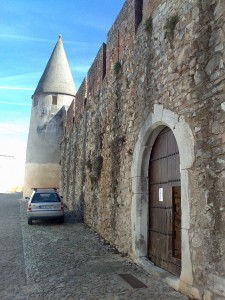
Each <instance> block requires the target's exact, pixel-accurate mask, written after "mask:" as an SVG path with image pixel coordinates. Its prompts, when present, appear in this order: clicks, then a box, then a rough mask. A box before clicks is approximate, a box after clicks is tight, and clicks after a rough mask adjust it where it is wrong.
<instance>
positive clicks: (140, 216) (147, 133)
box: [131, 104, 194, 289]
mask: <svg viewBox="0 0 225 300" xmlns="http://www.w3.org/2000/svg"><path fill="white" fill-rule="evenodd" d="M166 126H168V127H169V128H170V129H171V130H172V132H173V134H174V136H175V138H176V141H177V144H178V148H179V153H180V168H181V198H182V200H181V207H182V229H181V230H182V269H181V276H180V278H177V279H174V280H172V281H171V280H170V279H169V277H170V276H169V274H168V278H167V282H168V283H169V284H170V285H171V286H173V287H174V288H175V289H180V286H181V283H183V284H187V285H188V286H191V285H192V282H193V276H192V264H191V256H190V247H189V229H190V195H189V172H190V168H191V167H192V165H193V162H194V138H193V135H192V132H191V129H190V127H189V125H188V124H187V123H186V122H185V120H184V118H183V117H179V116H178V115H177V114H176V113H174V112H172V111H170V110H168V109H165V108H163V106H162V105H159V104H155V105H154V112H153V113H151V114H149V116H148V118H147V119H146V121H145V122H144V124H143V126H142V128H141V130H140V132H139V134H138V139H137V142H136V145H135V149H134V156H133V163H132V169H131V176H132V212H131V225H132V256H133V258H134V259H135V260H136V262H137V263H138V264H140V265H142V266H143V267H144V268H145V269H147V270H148V269H149V270H152V268H155V269H156V270H157V269H158V268H157V267H153V265H152V263H151V262H150V261H149V260H148V259H147V247H148V202H149V201H148V197H149V195H148V167H149V159H150V154H151V150H152V147H153V144H154V142H155V140H156V137H157V136H158V134H159V132H160V131H161V130H162V129H163V128H164V127H166ZM159 270H161V269H159Z"/></svg>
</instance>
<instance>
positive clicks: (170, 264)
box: [148, 127, 181, 276]
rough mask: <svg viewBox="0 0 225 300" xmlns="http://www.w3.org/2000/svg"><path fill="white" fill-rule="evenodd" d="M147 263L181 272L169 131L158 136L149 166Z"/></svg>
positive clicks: (176, 169)
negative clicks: (148, 261)
mask: <svg viewBox="0 0 225 300" xmlns="http://www.w3.org/2000/svg"><path fill="white" fill-rule="evenodd" d="M148 256H149V259H150V260H151V261H152V262H153V263H154V264H155V265H157V266H158V267H160V268H163V269H165V270H167V271H169V272H171V273H172V274H174V275H177V276H179V275H180V272H181V187H180V157H179V150H178V146H177V143H176V140H175V137H174V135H173V133H172V131H171V130H170V129H169V128H168V127H166V128H165V129H163V130H162V131H161V132H160V134H159V135H158V137H157V139H156V141H155V143H154V146H153V149H152V153H151V157H150V162H149V246H148Z"/></svg>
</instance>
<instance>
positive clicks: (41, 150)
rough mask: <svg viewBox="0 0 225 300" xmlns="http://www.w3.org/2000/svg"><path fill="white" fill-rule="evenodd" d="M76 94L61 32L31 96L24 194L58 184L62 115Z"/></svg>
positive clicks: (27, 194) (28, 194)
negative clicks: (36, 188) (34, 189)
mask: <svg viewBox="0 0 225 300" xmlns="http://www.w3.org/2000/svg"><path fill="white" fill-rule="evenodd" d="M75 94H76V88H75V85H74V81H73V77H72V74H71V71H70V67H69V64H68V61H67V58H66V54H65V51H64V48H63V43H62V37H61V36H59V39H58V41H57V43H56V46H55V48H54V50H53V52H52V55H51V57H50V59H49V61H48V64H47V66H46V68H45V70H44V73H43V75H42V77H41V79H40V81H39V83H38V86H37V88H36V90H35V92H34V94H33V96H32V111H31V118H30V129H29V135H28V142H27V154H26V165H25V178H24V197H26V196H30V195H31V192H32V190H31V188H33V187H59V182H60V142H61V139H62V135H63V115H64V110H65V109H67V108H68V106H69V105H70V104H71V102H72V100H73V99H74V97H75Z"/></svg>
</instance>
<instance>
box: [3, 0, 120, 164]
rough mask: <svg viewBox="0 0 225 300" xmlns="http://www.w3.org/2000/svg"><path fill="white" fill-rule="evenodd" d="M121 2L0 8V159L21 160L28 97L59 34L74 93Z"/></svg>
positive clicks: (16, 3)
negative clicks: (6, 157) (13, 158)
mask: <svg viewBox="0 0 225 300" xmlns="http://www.w3.org/2000/svg"><path fill="white" fill-rule="evenodd" d="M124 2H125V1H124V0H113V1H106V0H65V1H62V0H47V1H46V0H32V1H29V0H7V1H1V4H0V61H1V64H0V65H1V67H0V155H14V156H18V157H20V158H21V159H24V157H25V151H26V142H27V135H28V130H29V122H30V111H31V96H32V94H33V92H34V90H35V88H36V86H37V84H38V81H39V79H40V77H41V75H42V73H43V71H44V68H45V66H46V64H47V62H48V59H49V58H50V55H51V53H52V50H53V48H54V46H55V44H56V42H57V40H58V36H59V34H62V38H63V44H64V48H65V52H66V55H67V58H68V61H69V64H70V67H71V71H72V74H73V78H74V81H75V85H76V88H77V89H78V88H79V86H80V84H81V82H82V81H83V78H84V77H85V75H86V73H87V71H88V69H89V67H90V66H91V64H92V62H93V60H94V58H95V56H96V54H97V52H98V50H99V48H100V46H101V44H102V42H106V37H107V32H108V31H109V29H110V27H111V26H112V24H113V22H114V20H115V18H116V16H117V15H118V13H119V11H120V9H121V8H122V6H123V4H124Z"/></svg>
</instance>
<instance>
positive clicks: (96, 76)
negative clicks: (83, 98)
mask: <svg viewBox="0 0 225 300" xmlns="http://www.w3.org/2000/svg"><path fill="white" fill-rule="evenodd" d="M105 73H106V44H105V43H103V44H102V46H101V48H100V50H99V51H98V54H97V56H96V58H95V60H94V62H93V64H92V65H91V67H90V69H89V71H88V75H87V95H88V97H93V96H94V95H96V93H97V92H98V91H99V89H100V87H101V84H102V81H103V79H104V77H105Z"/></svg>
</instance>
